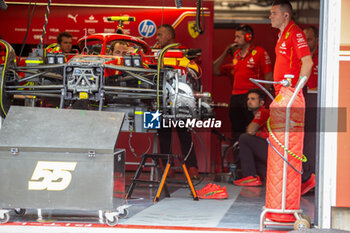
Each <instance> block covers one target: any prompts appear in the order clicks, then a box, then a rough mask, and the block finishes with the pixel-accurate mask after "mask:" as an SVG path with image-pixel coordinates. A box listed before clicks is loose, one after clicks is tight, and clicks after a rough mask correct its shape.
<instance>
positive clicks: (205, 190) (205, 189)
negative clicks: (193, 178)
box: [197, 183, 221, 195]
mask: <svg viewBox="0 0 350 233" xmlns="http://www.w3.org/2000/svg"><path fill="white" fill-rule="evenodd" d="M219 189H221V187H220V185H216V184H212V183H209V184H207V185H206V186H204V187H203V188H201V189H200V190H198V191H197V194H198V195H202V194H205V193H208V192H211V191H215V190H219Z"/></svg>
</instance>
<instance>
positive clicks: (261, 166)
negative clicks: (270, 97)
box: [233, 89, 270, 186]
mask: <svg viewBox="0 0 350 233" xmlns="http://www.w3.org/2000/svg"><path fill="white" fill-rule="evenodd" d="M264 104H265V94H264V93H263V92H262V91H261V90H259V89H250V90H249V91H248V99H247V107H248V110H249V111H251V112H252V113H253V115H254V118H253V120H252V121H251V122H250V123H249V125H248V126H247V129H246V132H245V133H243V134H241V135H240V137H239V148H240V152H239V158H240V163H241V169H242V176H243V178H242V179H239V180H235V181H234V182H233V184H235V185H239V186H260V185H261V184H262V183H261V179H260V177H259V176H261V177H266V167H267V149H268V144H267V142H266V138H268V130H267V126H266V122H267V119H268V118H269V116H270V111H269V110H268V109H266V108H265V107H264Z"/></svg>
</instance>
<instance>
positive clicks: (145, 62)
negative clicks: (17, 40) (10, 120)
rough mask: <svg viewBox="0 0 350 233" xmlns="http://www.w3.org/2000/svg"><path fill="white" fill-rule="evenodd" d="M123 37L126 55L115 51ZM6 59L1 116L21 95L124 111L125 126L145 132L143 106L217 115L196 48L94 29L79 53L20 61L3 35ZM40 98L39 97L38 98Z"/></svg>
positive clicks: (194, 115)
mask: <svg viewBox="0 0 350 233" xmlns="http://www.w3.org/2000/svg"><path fill="white" fill-rule="evenodd" d="M116 41H119V42H120V41H122V42H123V43H124V44H127V46H128V47H129V48H130V52H129V53H128V54H125V55H122V56H114V55H111V54H112V53H111V50H112V49H113V48H112V47H111V45H112V43H113V42H116ZM0 45H1V47H2V48H3V54H4V61H3V64H1V66H0V71H1V79H0V82H1V86H0V88H1V93H0V105H1V116H2V117H6V114H7V111H8V109H9V106H10V105H11V104H13V100H14V99H17V98H25V99H27V100H28V99H29V100H30V101H31V102H36V103H37V105H38V103H39V102H42V101H43V100H44V101H47V100H52V99H56V100H57V101H56V102H57V104H58V106H59V107H60V108H67V107H68V108H85V109H96V110H100V111H101V110H103V111H123V112H126V118H125V120H126V121H124V125H123V129H124V130H130V127H131V128H132V129H133V130H134V131H137V132H142V131H144V129H143V127H142V123H141V122H142V116H139V115H140V113H142V112H145V111H157V110H158V111H159V112H161V113H162V115H163V117H164V116H170V117H174V118H182V117H191V118H197V119H199V118H209V117H212V116H213V111H212V106H211V99H210V94H209V93H201V92H199V90H200V82H199V76H200V68H199V67H198V66H197V65H196V64H195V63H194V62H192V61H191V59H192V57H193V56H194V54H196V53H197V52H198V51H194V52H193V51H191V50H188V49H187V50H181V49H180V50H176V51H175V52H174V51H171V50H169V49H170V48H172V47H175V46H178V44H173V45H170V46H167V47H166V48H164V49H163V50H160V51H158V52H157V53H153V52H152V50H151V48H150V47H149V46H148V44H147V43H145V42H144V41H143V40H141V39H139V38H136V37H132V36H128V35H123V34H107V33H104V34H94V35H89V36H85V37H84V38H82V39H80V40H79V41H78V45H79V47H80V49H81V51H82V53H81V54H74V55H71V56H68V57H67V56H65V55H63V54H62V53H56V52H48V51H46V52H43V54H44V56H42V57H40V56H35V55H32V56H29V57H27V58H26V60H25V63H26V65H25V66H18V65H16V54H15V52H14V50H13V48H12V47H11V45H10V44H9V43H7V42H6V41H3V40H0ZM194 57H195V56H194ZM38 100H40V101H38Z"/></svg>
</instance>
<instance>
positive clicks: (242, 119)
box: [213, 25, 272, 142]
mask: <svg viewBox="0 0 350 233" xmlns="http://www.w3.org/2000/svg"><path fill="white" fill-rule="evenodd" d="M253 38H254V31H253V28H252V27H250V26H249V25H241V26H239V27H238V28H236V32H235V40H234V42H235V43H234V44H232V45H229V46H228V47H227V48H226V49H225V51H224V52H223V53H222V54H221V55H220V57H219V58H217V59H216V60H215V61H214V63H213V73H214V75H227V76H229V73H227V70H225V67H227V66H221V64H222V62H223V61H224V59H225V57H226V56H227V55H231V56H232V58H233V59H232V63H233V70H232V73H233V76H234V80H233V89H232V96H231V100H230V110H229V115H230V119H231V134H232V139H233V142H236V141H238V138H239V136H240V135H241V134H242V133H244V132H245V131H246V127H247V126H248V124H249V123H250V122H251V120H252V119H253V114H252V113H251V112H249V111H248V108H247V93H248V90H249V89H253V88H257V86H256V85H255V84H254V83H252V82H251V81H250V80H249V79H250V78H253V79H262V80H264V79H265V80H272V65H271V60H270V57H269V55H268V53H267V52H266V50H265V49H264V48H262V47H260V46H256V45H255V44H254V43H253ZM232 53H233V55H232ZM266 86H267V87H268V85H266Z"/></svg>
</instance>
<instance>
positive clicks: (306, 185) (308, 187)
mask: <svg viewBox="0 0 350 233" xmlns="http://www.w3.org/2000/svg"><path fill="white" fill-rule="evenodd" d="M315 184H316V176H315V174H314V173H312V174H311V177H310V179H309V180H308V181H306V182H305V183H302V184H301V192H300V195H304V194H306V193H307V192H309V191H310V190H311V189H313V188H315Z"/></svg>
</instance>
